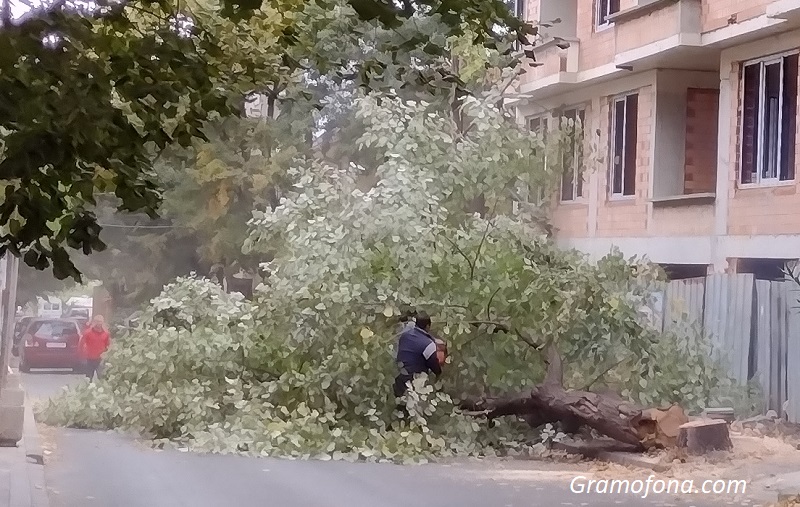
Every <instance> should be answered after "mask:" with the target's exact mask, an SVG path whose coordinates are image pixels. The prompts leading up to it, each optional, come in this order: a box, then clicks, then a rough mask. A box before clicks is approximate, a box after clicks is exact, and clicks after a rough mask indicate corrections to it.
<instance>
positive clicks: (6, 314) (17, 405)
mask: <svg viewBox="0 0 800 507" xmlns="http://www.w3.org/2000/svg"><path fill="white" fill-rule="evenodd" d="M2 262H4V263H5V264H6V269H5V280H4V284H3V286H0V287H2V289H3V291H2V293H3V321H2V326H0V336H1V337H2V340H0V368H2V371H0V445H16V444H17V442H19V441H20V440H21V439H22V427H23V425H24V422H25V391H23V390H22V386H21V384H20V381H19V374H18V373H13V372H12V371H11V368H9V359H10V356H11V341H12V339H13V337H14V324H15V317H16V313H17V274H18V273H19V259H17V258H16V257H14V256H13V255H11V254H6V256H5V258H4V259H3V260H2Z"/></svg>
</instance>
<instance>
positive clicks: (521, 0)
mask: <svg viewBox="0 0 800 507" xmlns="http://www.w3.org/2000/svg"><path fill="white" fill-rule="evenodd" d="M505 2H506V7H508V10H509V11H511V13H512V14H513V15H515V16H516V17H518V18H519V19H521V20H522V21H525V0H505ZM513 47H514V51H520V50H522V45H521V44H520V43H519V41H518V40H517V41H514V44H513Z"/></svg>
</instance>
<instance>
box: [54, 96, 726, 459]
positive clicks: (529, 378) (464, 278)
mask: <svg viewBox="0 0 800 507" xmlns="http://www.w3.org/2000/svg"><path fill="white" fill-rule="evenodd" d="M487 103H488V104H493V103H494V98H493V97H491V96H490V97H488V98H487V102H481V101H480V100H478V99H477V98H467V99H466V100H465V105H464V109H465V111H466V113H467V114H466V116H467V117H468V118H469V121H468V122H467V124H466V125H465V127H466V128H465V129H464V130H463V131H462V130H459V129H457V128H455V126H454V125H453V122H452V120H451V117H450V115H449V112H448V113H442V112H441V111H439V110H436V109H435V108H430V107H428V106H427V105H426V104H425V103H421V102H407V101H400V100H383V101H382V102H381V103H380V104H379V103H378V102H377V101H376V100H375V99H373V98H369V97H367V98H362V99H360V100H359V101H358V116H359V118H360V119H361V121H363V122H365V124H367V125H369V128H368V129H367V131H366V132H365V134H364V135H363V136H361V138H360V140H359V146H363V147H369V148H371V149H374V150H377V151H378V152H379V153H382V154H383V156H380V157H377V160H380V163H379V165H378V166H377V167H376V168H375V169H374V171H375V175H376V176H377V178H376V179H377V183H375V184H374V185H367V186H366V187H367V189H366V190H364V189H363V188H364V185H363V178H364V176H365V173H366V172H367V171H366V169H365V168H363V167H360V166H358V165H356V164H352V165H350V166H349V167H339V166H331V165H327V164H325V163H324V162H323V161H320V160H312V161H309V162H308V163H307V164H306V165H300V166H298V167H297V168H296V169H295V170H294V171H292V172H291V174H290V176H291V177H292V178H293V179H294V180H293V181H294V182H295V187H294V188H293V190H292V191H291V192H289V193H287V195H286V196H285V197H284V198H283V199H282V201H281V204H280V206H278V207H277V208H275V209H274V210H273V209H271V208H266V209H264V210H262V211H258V212H256V213H254V217H253V220H252V221H251V228H252V233H251V235H250V238H249V240H248V242H247V245H246V248H247V249H248V250H249V251H250V252H253V253H258V252H260V251H269V252H276V256H275V258H274V259H273V260H272V261H270V262H268V263H265V264H264V265H263V267H264V269H265V271H267V272H268V273H269V275H268V277H267V278H266V280H265V283H264V284H263V285H262V286H261V287H260V288H259V290H258V296H257V298H256V299H255V301H254V302H253V303H252V304H250V303H244V302H242V301H240V300H237V299H235V298H233V299H229V298H228V296H226V295H224V294H221V293H220V291H219V288H218V287H216V286H214V285H213V284H211V283H209V282H207V281H203V280H196V279H185V280H179V281H178V282H177V283H176V284H174V285H171V286H168V287H167V288H166V289H165V291H164V293H163V294H162V296H161V297H159V298H157V299H155V300H154V301H153V304H152V305H151V307H150V308H149V310H148V312H149V313H148V314H147V316H146V317H145V319H144V321H145V322H146V323H145V325H144V327H143V329H141V330H136V331H133V332H132V333H131V334H130V335H126V336H125V337H122V338H119V339H118V340H117V341H116V343H115V344H114V345H113V346H112V350H111V351H110V354H109V357H108V362H109V368H108V371H107V378H106V379H105V380H104V381H102V382H100V383H98V384H97V385H96V386H95V385H88V384H84V385H81V386H79V387H78V388H76V389H75V390H74V391H72V392H68V393H66V394H65V395H64V396H62V397H60V398H57V399H55V400H53V401H52V402H51V403H50V405H49V406H47V407H45V408H44V410H43V416H44V417H45V420H47V421H48V422H51V423H60V424H68V425H73V426H81V427H93V428H109V427H123V428H133V429H137V430H139V431H142V432H145V433H148V434H150V435H152V436H154V437H156V438H164V439H169V440H170V441H174V442H179V443H180V444H181V445H186V446H188V447H190V448H193V449H200V450H211V451H216V452H251V453H256V454H268V455H284V456H294V457H304V458H310V457H318V458H320V459H330V458H335V459H339V458H349V459H355V458H364V459H391V460H400V461H404V460H407V459H411V458H420V457H429V456H445V455H451V454H464V453H467V454H469V453H472V454H480V453H488V452H495V450H496V449H503V448H506V447H520V446H521V445H524V444H525V443H526V437H525V433H530V430H529V429H528V431H527V432H525V433H523V430H524V428H523V427H522V426H521V425H520V423H519V422H518V421H514V420H511V421H503V422H501V424H500V425H498V426H497V427H495V428H489V427H487V426H486V425H485V423H484V422H482V421H479V420H475V419H471V418H468V417H466V416H465V415H463V414H459V413H458V412H457V411H456V410H455V408H454V407H455V405H456V402H457V401H458V399H459V398H461V397H463V396H464V395H465V394H489V395H492V394H502V393H508V392H514V391H518V390H521V389H525V388H526V387H528V386H530V385H532V384H535V383H537V382H539V381H541V379H542V377H543V373H544V365H543V361H542V358H541V357H540V354H539V350H540V349H541V348H542V347H544V346H545V345H547V344H550V343H552V344H555V345H556V346H557V347H558V350H559V351H560V352H561V353H562V355H563V356H564V357H565V358H566V360H567V361H566V362H567V364H568V365H569V371H568V372H567V373H568V374H567V376H566V380H567V382H568V384H569V385H571V386H574V387H582V386H583V385H582V384H584V383H586V382H587V380H589V379H596V378H604V377H605V375H604V374H605V373H606V372H608V371H609V370H613V369H614V368H613V366H614V364H613V363H611V361H615V360H618V359H619V358H625V363H624V367H623V366H620V368H619V369H617V370H616V376H615V375H611V374H610V375H609V376H608V377H609V379H610V380H609V381H613V380H614V379H617V380H618V381H619V382H620V384H621V388H622V389H626V390H627V391H626V392H628V393H629V394H630V395H631V397H634V398H637V399H638V400H640V401H642V400H644V401H648V400H649V401H652V402H654V403H655V402H657V401H669V400H670V399H672V398H673V397H674V384H673V383H672V382H673V377H670V378H669V379H667V381H665V382H663V383H661V384H660V382H661V377H660V375H661V374H662V373H664V370H660V371H659V370H658V369H657V368H663V367H664V365H666V364H672V363H677V364H683V365H686V366H688V367H689V368H694V367H695V366H696V365H699V366H702V367H703V371H704V372H705V371H709V372H710V371H711V363H710V360H709V359H708V356H705V355H702V354H700V353H696V351H697V349H694V348H692V347H691V346H689V345H686V346H675V343H674V341H670V340H673V337H669V336H666V337H665V336H661V335H660V334H658V333H656V332H655V331H653V329H652V327H650V326H649V325H648V323H647V321H646V319H644V317H643V311H642V309H643V308H644V307H645V306H646V304H647V303H648V301H649V296H650V293H651V290H652V284H653V282H654V281H655V280H656V278H657V271H656V270H655V269H654V268H652V267H651V266H649V265H648V264H646V263H643V262H635V261H634V262H630V261H626V260H625V259H623V258H622V257H621V256H620V255H619V254H612V255H609V256H608V257H606V258H605V259H603V260H602V261H601V262H599V263H596V264H595V263H591V262H589V261H588V260H587V259H585V258H584V257H583V256H582V255H580V254H578V253H576V252H572V251H563V250H560V249H558V248H556V247H555V246H554V245H553V244H552V243H551V241H550V240H549V239H548V238H547V237H546V234H545V233H544V232H543V229H542V228H541V227H540V226H539V224H538V223H537V222H535V221H534V220H532V219H531V218H530V217H527V216H526V214H525V213H521V214H520V215H519V216H508V215H503V214H498V213H487V214H486V215H479V214H474V213H470V212H465V209H466V208H467V206H468V204H469V203H470V202H471V201H472V200H473V199H474V198H475V196H477V195H484V196H486V200H487V202H488V203H491V208H497V207H499V205H500V203H501V202H502V201H505V200H507V199H508V196H509V193H510V190H511V189H512V188H513V187H514V186H515V185H516V183H518V181H519V180H524V181H527V182H529V183H531V184H534V185H535V184H539V185H545V186H549V188H552V187H553V185H552V183H553V180H554V179H555V178H557V175H558V170H559V169H558V168H556V167H552V166H551V165H550V164H548V168H545V165H544V163H543V160H542V159H543V157H544V155H545V153H546V152H547V151H548V150H550V149H557V147H558V146H559V143H558V142H556V144H555V145H554V147H551V146H549V144H548V145H545V144H544V143H543V140H542V139H540V138H539V137H537V136H535V135H530V134H529V133H527V132H524V131H522V130H520V129H519V128H518V127H517V126H516V125H515V124H514V123H513V121H512V119H511V118H509V117H508V116H506V114H504V113H503V112H502V111H500V110H498V109H496V108H494V107H492V106H490V105H487ZM562 134H563V133H559V132H554V133H553V135H552V136H548V137H549V138H550V139H558V138H559V136H560V135H562ZM555 159H558V157H555ZM408 308H422V309H425V310H427V311H428V312H429V313H432V314H433V316H434V320H435V328H434V333H435V334H439V335H441V336H443V337H445V338H446V340H447V342H448V344H449V350H450V352H451V356H450V358H449V359H448V364H447V365H446V366H445V368H444V374H443V375H442V376H441V378H437V379H435V381H434V382H433V383H431V381H430V379H425V378H418V379H416V380H414V382H413V385H412V390H411V391H410V393H409V394H408V395H407V398H406V403H407V404H408V406H409V411H410V418H409V420H407V421H404V422H402V423H401V422H398V420H397V416H396V414H395V401H396V400H394V399H393V397H392V395H391V385H392V382H393V379H394V376H395V375H396V373H397V370H396V366H395V365H394V364H393V360H392V359H393V348H394V344H395V340H396V332H397V317H398V315H400V314H401V312H403V311H405V310H407V309H408ZM692 354H694V355H692ZM687 356H691V359H687ZM609 364H611V367H609ZM623 368H624V371H625V372H626V373H625V374H624V375H623V374H622V371H623ZM682 373H683V372H679V374H682ZM708 382H709V380H708V379H706V378H704V377H702V376H698V377H697V380H696V381H695V380H691V381H689V383H690V384H692V389H693V392H694V390H695V387H694V386H695V385H699V386H700V388H701V389H702V390H704V391H703V392H706V391H705V389H706V387H705V385H706V384H707V383H708ZM712 387H713V386H712ZM390 427H391V429H390ZM533 435H534V436H535V434H533ZM536 438H539V437H536ZM557 438H560V435H558V433H557V432H555V431H554V429H553V428H545V430H544V432H543V433H542V435H541V440H543V441H545V442H550V441H552V440H553V439H557ZM527 443H530V441H529V440H528V442H527Z"/></svg>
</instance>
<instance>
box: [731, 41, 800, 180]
mask: <svg viewBox="0 0 800 507" xmlns="http://www.w3.org/2000/svg"><path fill="white" fill-rule="evenodd" d="M789 56H798V66H800V51H798V50H797V49H793V50H789V51H784V52H781V53H774V54H770V55H766V56H762V57H759V58H754V59H751V60H745V61H742V62H740V76H739V111H738V112H737V114H738V121H739V127H738V135H739V139H738V143H737V144H738V146H737V155H738V164H737V166H738V167H737V169H738V171H737V177H736V185H737V187H738V188H763V187H775V186H783V185H794V184H795V183H796V181H797V171H796V169H793V168H790V169H789V170H790V171H791V177H789V178H787V179H781V162H782V160H783V128H784V125H783V119H784V99H785V97H784V95H785V91H784V90H785V87H784V85H785V83H784V78H785V73H786V69H785V67H786V65H785V59H786V57H789ZM776 63H777V64H779V65H780V77H779V94H780V96H779V99H780V100H779V104H778V133H777V140H778V149H777V161H776V176H775V177H774V178H765V177H763V170H764V156H765V145H764V140H765V139H766V137H767V132H766V129H765V128H764V127H765V125H764V120H765V117H766V109H767V108H766V106H765V103H766V101H765V100H764V98H765V96H766V92H767V90H766V71H767V66H768V65H774V64H776ZM754 65H758V66H759V73H758V76H759V80H758V112H757V116H756V119H757V122H758V123H757V127H756V128H757V135H756V142H757V146H756V149H755V154H754V157H755V177H754V178H753V179H752V181H749V182H747V183H745V182H743V178H744V174H745V173H744V141H745V132H744V130H745V121H744V120H745V76H746V72H745V69H746V68H747V67H751V66H754ZM798 75H800V68H798ZM795 88H796V90H795V91H796V93H795V97H794V100H795V118H796V117H797V113H798V111H797V110H798V106H800V100H798V93H797V92H800V85H799V84H798V83H795ZM795 129H797V120H795ZM794 142H795V145H797V142H798V140H797V137H796V136H794ZM796 163H797V162H796V161H795V162H794V164H796Z"/></svg>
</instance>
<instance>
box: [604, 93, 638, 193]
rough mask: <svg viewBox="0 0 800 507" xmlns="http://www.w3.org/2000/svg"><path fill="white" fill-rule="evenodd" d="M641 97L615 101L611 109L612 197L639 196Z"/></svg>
mask: <svg viewBox="0 0 800 507" xmlns="http://www.w3.org/2000/svg"><path fill="white" fill-rule="evenodd" d="M638 117H639V95H638V94H633V95H628V96H625V97H620V98H617V99H614V101H613V103H612V107H611V195H634V194H635V193H636V141H637V120H638Z"/></svg>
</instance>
